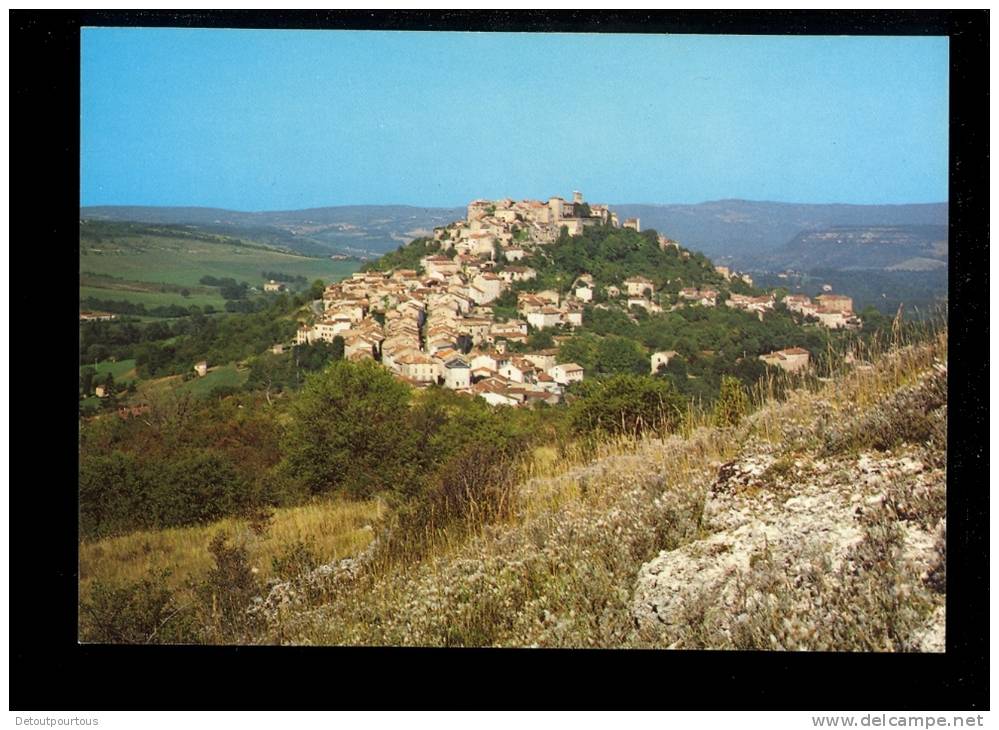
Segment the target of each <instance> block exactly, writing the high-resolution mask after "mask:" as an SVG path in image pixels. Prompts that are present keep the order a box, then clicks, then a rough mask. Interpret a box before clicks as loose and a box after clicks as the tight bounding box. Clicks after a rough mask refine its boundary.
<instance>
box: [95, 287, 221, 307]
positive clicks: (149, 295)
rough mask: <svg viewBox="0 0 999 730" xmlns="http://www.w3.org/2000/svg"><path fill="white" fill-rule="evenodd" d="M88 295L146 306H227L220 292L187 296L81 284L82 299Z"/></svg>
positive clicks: (175, 293) (176, 293)
mask: <svg viewBox="0 0 999 730" xmlns="http://www.w3.org/2000/svg"><path fill="white" fill-rule="evenodd" d="M88 297H95V298H97V299H110V300H114V301H118V302H134V303H135V304H144V305H146V307H162V306H169V305H170V304H177V305H179V306H181V307H189V306H191V305H192V304H197V305H198V306H199V307H203V306H205V305H206V304H211V305H212V306H213V307H215V309H218V310H221V309H223V308H224V307H225V299H223V298H222V297H221V296H220V295H218V294H191V295H190V296H187V297H185V296H183V295H182V294H180V293H178V292H158V291H134V290H132V289H123V288H117V287H114V288H111V287H108V288H105V287H96V286H81V287H80V299H87V298H88Z"/></svg>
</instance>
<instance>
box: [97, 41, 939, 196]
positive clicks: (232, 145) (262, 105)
mask: <svg viewBox="0 0 999 730" xmlns="http://www.w3.org/2000/svg"><path fill="white" fill-rule="evenodd" d="M947 64H948V46H947V39H946V38H913V37H909V38H889V37H807V36H801V37H793V36H676V35H673V36H665V35H612V34H517V33H502V34H492V33H414V32H394V33H393V32H356V31H283V30H282V31H267V30H214V29H213V30H191V29H142V28H88V29H84V30H83V35H82V65H81V73H82V79H81V84H82V85H81V91H82V121H81V175H82V176H81V193H80V200H81V205H197V206H213V207H223V208H233V209H238V210H281V209H296V208H306V207H319V206H325V205H351V204H389V203H398V204H409V205H428V206H458V205H464V204H465V203H466V202H467V201H469V200H471V199H473V198H478V197H485V198H500V197H507V196H509V197H513V198H518V199H519V198H547V197H549V196H551V195H563V196H566V195H569V194H570V193H571V191H572V190H582V191H583V192H584V193H585V196H586V198H587V200H591V201H594V202H609V203H696V202H701V201H705V200H717V199H721V198H746V199H751V200H778V201H787V202H806V203H834V202H835V203H919V202H939V201H944V200H946V199H947V134H948V108H947V106H948V68H947Z"/></svg>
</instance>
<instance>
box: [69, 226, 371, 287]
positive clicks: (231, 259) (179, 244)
mask: <svg viewBox="0 0 999 730" xmlns="http://www.w3.org/2000/svg"><path fill="white" fill-rule="evenodd" d="M359 267H360V264H359V263H358V262H357V261H333V260H331V259H328V258H309V257H307V256H296V255H293V254H286V253H282V252H280V251H276V250H268V249H264V248H250V247H243V246H233V245H231V244H227V243H216V242H211V241H201V240H196V239H185V238H170V237H168V236H153V235H135V236H114V237H113V238H110V239H104V240H103V242H100V243H98V242H96V241H94V240H93V239H90V238H85V239H83V240H81V246H80V270H81V271H84V272H90V273H94V274H99V275H100V274H103V275H106V276H116V277H121V278H123V279H129V280H133V281H148V282H160V283H164V284H176V285H180V286H187V287H193V286H198V285H199V284H198V282H199V280H200V279H201V277H203V276H205V275H209V276H215V277H218V278H223V277H230V278H233V279H236V280H237V281H246V282H248V283H249V284H252V285H254V286H260V285H261V284H263V282H264V279H263V277H262V276H261V272H262V271H276V272H279V273H282V274H289V275H291V276H304V277H305V278H306V279H308V280H309V281H310V282H311V281H313V280H315V279H322V280H324V281H326V282H331V281H338V280H339V279H342V278H343V277H345V276H349V275H350V274H351V273H353V272H354V271H357V269H358V268H359ZM178 298H179V297H178ZM192 298H193V297H192ZM168 303H173V300H172V299H171V301H170V302H168ZM189 303H197V302H189Z"/></svg>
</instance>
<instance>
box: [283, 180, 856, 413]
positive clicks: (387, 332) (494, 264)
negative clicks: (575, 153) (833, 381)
mask: <svg viewBox="0 0 999 730" xmlns="http://www.w3.org/2000/svg"><path fill="white" fill-rule="evenodd" d="M596 225H602V226H608V225H609V226H614V227H622V228H631V229H633V230H635V231H636V232H640V230H641V228H640V221H639V220H638V219H635V218H632V219H626V220H624V221H623V222H620V221H619V220H618V216H617V215H616V214H615V213H614V212H613V211H611V210H610V209H609V208H608V207H607V206H606V205H600V204H592V205H591V204H588V203H586V202H584V201H583V198H582V195H581V193H579V192H575V193H574V194H573V199H572V201H571V202H569V201H566V200H564V199H563V198H560V197H553V198H550V199H549V200H548V201H547V203H545V202H541V201H536V200H522V201H514V200H511V199H504V200H495V201H489V200H474V201H472V202H471V203H469V204H468V209H467V216H466V218H465V219H464V220H460V221H455V222H453V223H450V224H448V225H446V226H442V227H439V228H436V229H434V231H433V239H432V242H433V243H432V249H433V253H431V254H428V255H426V256H423V257H422V258H421V259H420V260H419V269H403V268H396V269H394V270H391V271H376V270H371V271H362V272H357V273H355V274H353V275H352V276H351V277H350V278H349V279H346V280H343V281H341V282H338V283H335V284H331V285H329V286H327V287H326V289H325V291H324V293H323V299H322V307H321V311H319V312H317V314H316V317H315V318H314V321H311V322H307V323H302V324H301V326H300V327H299V329H298V332H297V334H296V344H306V343H313V342H316V341H325V342H332V341H333V339H334V338H335V337H341V338H342V339H343V343H344V357H346V358H347V359H349V360H353V361H357V360H366V359H371V360H377V361H380V362H381V364H382V365H384V366H385V367H386V368H388V369H389V370H391V371H392V372H393V373H394V374H395V375H396V377H398V378H400V379H401V380H404V381H406V382H408V383H409V384H411V385H413V386H414V387H426V386H429V385H432V384H440V385H443V386H444V387H447V388H451V389H453V390H456V391H460V392H465V393H469V394H472V395H475V396H479V397H481V398H483V399H485V400H486V401H487V402H489V403H490V404H493V405H511V406H518V405H526V404H531V403H534V402H537V401H545V402H547V403H551V404H555V403H558V402H559V401H560V400H561V399H562V395H563V392H564V390H565V388H566V387H567V386H569V385H570V384H572V383H574V382H578V381H581V380H583V378H584V377H585V375H586V373H585V372H584V371H583V368H582V367H581V366H580V365H579V364H577V363H574V362H559V359H558V348H557V347H555V348H550V349H542V350H537V351H534V352H525V351H524V349H525V347H524V345H526V344H527V342H528V337H529V334H530V333H531V332H534V331H540V330H546V329H550V330H552V331H553V332H555V333H557V334H556V335H555V337H554V338H553V341H554V342H555V343H556V344H559V343H560V342H561V341H563V340H564V338H565V337H566V336H567V335H566V334H565V333H566V332H567V331H570V330H572V329H573V328H577V327H580V326H582V324H583V313H584V307H586V306H587V305H590V304H593V303H594V301H595V299H596V298H597V297H596V293H597V292H596V284H595V281H594V277H593V276H592V275H590V274H586V273H583V274H580V275H579V276H578V277H576V279H575V280H574V281H573V282H571V285H570V286H569V288H568V291H567V293H565V294H562V293H560V292H559V291H556V290H554V289H542V290H540V291H518V292H517V297H516V311H517V315H518V317H517V318H512V319H511V318H507V319H506V320H505V321H502V318H497V317H496V316H495V315H494V311H493V306H492V303H493V302H495V301H496V300H497V299H498V298H500V297H501V295H503V294H504V292H506V291H507V290H508V289H510V288H511V287H512V286H513V285H514V284H516V283H518V282H531V281H533V280H534V279H536V277H537V271H535V270H534V269H533V268H531V267H530V266H527V265H524V263H522V260H524V259H528V260H529V259H530V257H531V255H532V254H533V253H534V252H535V251H536V250H537V249H538V248H540V247H545V246H550V245H552V244H554V243H555V242H556V241H558V240H559V236H560V235H563V233H564V234H567V235H569V236H578V235H580V234H582V233H583V231H584V230H585V229H586V228H587V227H589V226H596ZM657 240H658V244H659V247H660V248H662V249H664V250H665V249H666V248H668V247H675V248H676V249H677V251H678V252H679V254H680V255H681V256H683V257H688V258H689V256H690V252H689V251H686V250H683V249H681V248H680V246H679V244H678V243H677V242H676V241H673V240H670V239H668V238H666V237H665V236H662V235H658V238H657ZM714 270H715V272H716V273H717V274H718V275H719V276H720V277H721V279H724V280H727V281H734V280H739V281H741V282H743V283H745V284H746V285H748V286H750V287H751V286H752V279H751V277H749V276H748V275H747V274H742V273H739V272H732V271H730V270H729V269H728V268H726V267H724V266H717V267H714ZM600 299H601V300H603V302H604V303H601V304H594V306H596V307H603V308H607V307H608V306H610V305H609V304H608V303H607V302H614V303H615V305H616V306H621V307H623V308H625V309H626V310H631V309H632V308H633V307H640V308H642V309H644V310H646V311H647V312H649V313H656V312H661V311H663V309H664V307H663V304H662V302H661V300H660V299H659V297H657V292H656V286H655V284H654V283H653V282H652V281H651V280H649V279H648V278H645V277H643V276H631V277H628V278H625V279H624V280H623V281H621V282H620V286H618V285H614V284H611V285H607V286H605V287H603V290H602V292H601V296H600ZM817 299H818V302H817V303H815V304H813V303H812V302H811V301H810V300H809V299H808V298H807V297H801V296H793V297H787V298H786V299H785V301H786V303H787V305H788V306H789V308H793V309H794V311H799V312H801V313H802V314H805V315H811V316H813V317H815V318H816V319H817V320H818V322H819V323H820V324H822V325H824V326H826V327H830V328H843V327H856V326H858V325H859V321H858V320H857V319H856V317H854V316H853V312H852V301H851V300H850V299H849V297H842V296H836V295H824V296H820V297H818V298H817ZM775 302H776V298H775V295H774V294H773V293H770V294H767V295H764V296H749V295H743V294H736V293H731V294H728V296H727V298H725V301H724V303H725V306H728V307H733V308H737V309H742V310H745V311H747V312H751V313H755V314H757V316H759V317H760V319H762V318H763V315H764V313H765V312H766V311H768V310H772V309H773V307H774V305H775ZM718 303H719V291H718V290H716V289H712V288H683V289H681V290H680V291H679V296H678V298H677V301H676V302H675V303H673V304H669V303H667V305H666V306H667V307H668V308H669V309H675V308H677V307H680V306H704V307H714V306H717V305H718ZM802 353H804V357H802ZM674 354H675V353H672V352H657V353H653V354H652V356H651V360H650V369H651V371H652V372H653V373H654V372H656V370H657V368H659V367H662V366H664V365H666V364H667V363H668V361H669V358H670V357H671V356H672V355H674ZM807 358H808V353H807V351H804V350H802V351H801V352H797V351H781V352H773V353H768V354H766V355H761V356H760V359H761V360H764V361H765V362H767V363H769V364H773V365H777V366H779V367H783V368H784V369H787V370H800V369H802V368H803V367H807V365H808V360H807Z"/></svg>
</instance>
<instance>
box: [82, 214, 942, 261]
mask: <svg viewBox="0 0 999 730" xmlns="http://www.w3.org/2000/svg"><path fill="white" fill-rule="evenodd" d="M610 207H611V209H612V210H614V211H615V212H616V213H617V214H618V216H619V217H620V218H621V219H622V220H624V219H625V218H639V219H640V220H641V225H642V228H655V229H656V230H658V231H660V232H662V233H664V234H666V235H667V236H670V237H671V238H673V239H676V240H678V241H680V242H681V243H683V244H684V245H685V246H687V247H689V248H692V249H694V250H697V251H703V252H704V253H705V254H707V255H709V256H711V257H712V258H716V259H719V260H720V261H721V262H722V263H731V264H734V265H735V266H737V267H740V268H763V269H770V268H772V267H777V268H780V267H781V266H782V263H781V261H780V257H779V256H778V257H777V258H775V257H774V254H775V253H776V252H778V251H779V250H780V249H781V248H782V247H784V246H786V245H787V244H789V243H790V242H791V241H792V240H794V239H795V238H796V237H797V236H799V235H800V234H802V233H803V232H806V231H814V230H819V229H823V228H829V227H837V226H913V225H934V226H946V225H947V216H948V205H947V203H920V204H911V205H851V204H840V203H836V204H802V203H777V202H769V201H751V200H735V199H729V200H715V201H708V202H704V203H697V204H633V203H619V204H611V206H610ZM80 215H81V217H82V218H94V219H98V220H134V221H139V222H145V223H174V224H190V225H198V226H206V227H211V228H212V229H213V230H216V231H222V230H226V229H228V228H230V227H231V228H235V229H252V228H256V229H259V231H260V233H261V235H264V234H269V235H270V236H271V237H276V240H280V241H281V245H284V246H288V247H290V248H293V249H295V250H299V251H302V252H305V253H310V254H313V255H316V254H322V253H335V252H346V253H361V254H366V255H369V256H370V255H379V254H381V253H384V252H386V251H391V250H394V249H396V248H398V247H399V245H400V244H403V243H407V242H408V241H410V240H412V239H413V238H416V237H419V236H420V235H426V234H427V233H428V232H429V231H430V230H431V229H433V228H434V227H435V226H440V225H444V224H447V223H450V222H451V221H454V220H458V219H460V218H463V217H464V216H465V209H464V208H435V207H419V206H407V205H349V206H330V207H324V208H308V209H304V210H288V211H263V212H244V211H234V210H226V209H222V208H198V207H153V206H93V207H84V208H81V209H80ZM229 232H230V233H233V234H234V235H239V233H238V232H237V231H229ZM895 263H899V262H895ZM871 268H882V265H876V266H872V267H871Z"/></svg>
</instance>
